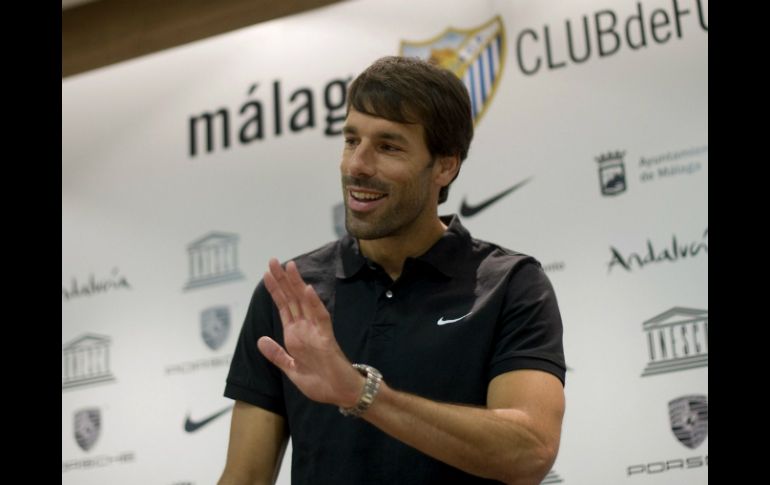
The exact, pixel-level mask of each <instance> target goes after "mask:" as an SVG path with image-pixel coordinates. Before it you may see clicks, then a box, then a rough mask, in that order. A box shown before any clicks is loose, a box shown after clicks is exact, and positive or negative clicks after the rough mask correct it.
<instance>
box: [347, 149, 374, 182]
mask: <svg viewBox="0 0 770 485" xmlns="http://www.w3.org/2000/svg"><path fill="white" fill-rule="evenodd" d="M347 169H348V173H349V174H350V175H352V176H354V177H372V176H374V174H375V173H376V172H377V168H376V164H375V159H374V150H373V148H372V146H371V144H369V143H367V142H364V141H362V142H360V143H359V144H358V145H357V146H356V148H355V150H353V152H352V153H351V154H350V158H349V159H348V163H347Z"/></svg>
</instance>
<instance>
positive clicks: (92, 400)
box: [62, 0, 709, 485]
mask: <svg viewBox="0 0 770 485" xmlns="http://www.w3.org/2000/svg"><path fill="white" fill-rule="evenodd" d="M349 19H356V21H355V22H350V21H349ZM343 26H344V28H343ZM707 46H708V2H707V1H705V0H701V1H698V0H677V1H676V2H674V1H671V0H642V1H639V2H630V3H623V2H620V3H619V2H601V1H597V0H577V1H574V2H557V1H554V0H548V1H535V0H531V1H530V0H524V1H520V2H508V1H502V0H500V1H494V0H491V1H485V2H463V1H459V0H452V1H441V2H439V1H437V0H425V1H422V2H413V1H408V0H392V1H389V2H383V1H376V0H359V1H356V2H344V3H342V4H337V5H333V6H330V7H326V8H322V9H317V10H313V11H311V12H309V13H305V14H302V15H297V16H292V17H287V18H284V19H279V20H276V21H272V22H266V23H264V24H260V25H256V26H254V27H251V28H246V29H240V30H238V31H235V32H231V33H228V34H224V35H221V36H217V37H215V38H211V39H207V40H204V41H199V42H195V43H191V44H188V45H186V46H182V47H178V48H175V49H170V50H168V51H164V52H161V53H157V54H153V55H150V56H146V57H143V58H139V59H135V60H133V61H129V62H126V63H122V64H117V65H114V66H110V67H107V68H103V69H99V70H96V71H93V72H90V73H84V74H80V75H77V76H73V77H70V78H67V79H65V80H64V81H63V82H62V121H63V124H62V139H63V144H62V483H63V484H86V485H87V484H100V483H112V484H115V485H119V484H124V483H125V484H129V483H130V484H133V483H141V482H148V483H165V484H172V483H215V482H216V480H217V478H218V477H219V474H220V473H221V471H222V468H223V466H224V462H225V456H226V452H227V440H228V434H229V419H230V418H229V416H230V411H231V410H232V404H233V403H232V401H230V400H229V399H225V398H224V397H223V396H222V393H223V390H224V381H225V377H226V375H227V371H228V368H229V363H230V360H231V357H232V353H233V351H234V348H235V343H236V340H237V336H238V333H239V331H240V327H241V324H242V323H243V319H244V317H245V314H246V309H247V307H248V303H249V299H250V297H251V294H252V292H253V290H254V287H255V286H256V284H257V283H258V281H259V280H260V278H261V277H262V274H263V273H264V271H265V269H266V266H267V261H268V259H269V258H270V257H277V258H279V259H281V260H287V259H289V258H291V257H292V256H296V255H298V254H302V253H305V252H307V251H308V250H310V249H313V248H315V247H318V246H320V245H321V244H324V243H326V242H328V241H330V240H332V239H334V238H336V237H339V236H340V235H342V234H343V233H344V230H345V228H344V217H343V213H342V205H341V191H340V188H339V171H338V166H339V160H340V153H341V149H342V137H341V131H340V130H341V127H342V124H343V122H344V115H345V113H344V102H345V93H346V87H347V85H348V84H349V83H350V81H351V80H352V79H353V78H354V77H355V76H356V75H357V74H358V73H359V72H360V71H361V70H362V69H364V68H365V67H366V66H367V65H368V64H370V63H371V62H372V61H373V60H374V59H376V58H378V57H381V56H384V55H398V54H401V55H410V56H418V57H422V58H426V59H428V58H431V59H433V60H434V61H435V62H438V63H440V64H441V65H443V66H445V67H447V68H449V69H451V70H452V71H453V72H454V73H455V74H456V75H457V76H458V77H459V78H460V79H462V80H463V82H464V83H465V85H466V87H467V88H468V91H469V94H470V95H471V97H472V99H473V106H474V108H473V109H474V117H475V123H476V125H475V137H474V142H473V144H472V146H471V150H470V153H469V156H468V159H467V160H466V161H465V163H464V165H463V167H462V170H461V172H460V175H459V177H458V178H457V180H456V181H455V182H454V184H453V185H452V188H451V190H450V192H449V198H448V200H447V202H446V203H444V204H443V205H442V206H440V208H439V209H440V212H441V213H442V214H444V213H456V214H458V215H459V216H460V217H461V218H462V220H463V223H464V224H465V225H466V226H467V227H468V228H469V229H470V231H471V232H472V234H473V235H474V236H476V237H478V238H482V239H486V240H490V241H493V242H495V243H498V244H500V245H502V246H505V247H508V248H511V249H514V250H518V251H521V252H524V253H527V254H532V255H534V256H535V257H537V258H538V260H539V261H540V262H541V263H543V265H544V268H545V269H546V271H547V272H548V275H549V277H550V279H551V281H552V283H553V285H554V287H555V289H556V292H557V296H558V299H559V304H560V307H561V311H562V316H563V320H564V323H565V337H564V338H565V352H566V358H567V365H568V367H569V369H570V372H568V374H567V383H566V388H565V392H566V394H567V412H566V415H565V420H564V427H563V436H562V442H561V448H560V452H559V456H558V458H557V461H556V463H555V464H554V467H553V470H552V471H551V472H550V473H549V474H548V476H547V477H545V479H544V480H543V483H564V484H567V485H569V484H582V483H596V484H608V485H609V484H611V485H616V484H623V483H634V484H636V483H638V484H643V485H647V484H650V485H652V484H655V485H658V484H679V483H684V482H686V483H708V397H707V396H708V323H709V322H708V60H707V59H708V47H707ZM311 60H312V62H311ZM386 378H387V376H386ZM290 461H291V447H289V449H288V450H287V453H286V456H285V458H284V467H283V469H282V472H281V474H280V475H279V477H278V483H279V484H281V485H287V484H289V483H290V472H289V466H290ZM587 463H590V466H586V464H587Z"/></svg>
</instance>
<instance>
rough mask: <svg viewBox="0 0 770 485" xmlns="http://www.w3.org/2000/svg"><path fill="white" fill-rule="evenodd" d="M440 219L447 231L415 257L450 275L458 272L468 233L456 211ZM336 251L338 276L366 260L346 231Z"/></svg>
mask: <svg viewBox="0 0 770 485" xmlns="http://www.w3.org/2000/svg"><path fill="white" fill-rule="evenodd" d="M440 219H441V222H443V223H444V224H446V226H447V229H446V231H444V234H443V235H442V236H441V238H440V239H439V240H438V241H436V243H435V244H434V245H433V246H431V247H430V249H428V251H426V252H425V253H424V254H423V255H421V256H418V257H417V258H414V259H416V260H417V261H420V262H423V263H427V264H428V265H430V266H431V267H433V268H434V269H436V270H438V271H439V272H440V273H442V274H444V275H446V276H450V277H451V276H454V275H455V274H456V272H457V269H458V265H457V261H458V260H459V259H460V258H461V256H462V254H461V253H462V252H463V251H464V250H466V248H467V247H468V244H469V241H470V239H471V235H470V233H469V232H468V230H467V229H466V228H465V226H463V225H462V223H460V218H459V217H458V216H457V215H456V214H452V215H447V216H441V217H440ZM339 251H340V257H339V258H338V259H337V268H336V272H335V273H336V276H337V278H340V279H347V278H351V277H353V276H355V275H356V274H357V273H358V272H359V271H361V269H362V268H364V266H366V265H367V263H368V262H367V259H366V257H364V255H363V254H361V250H360V248H359V246H358V240H357V239H356V238H354V237H351V236H350V235H349V234H345V236H343V237H342V239H341V240H340V245H339Z"/></svg>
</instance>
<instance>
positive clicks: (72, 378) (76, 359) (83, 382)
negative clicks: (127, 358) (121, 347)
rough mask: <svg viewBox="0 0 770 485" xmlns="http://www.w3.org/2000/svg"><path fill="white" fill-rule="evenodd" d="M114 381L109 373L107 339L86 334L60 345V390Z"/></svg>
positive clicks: (108, 342)
mask: <svg viewBox="0 0 770 485" xmlns="http://www.w3.org/2000/svg"><path fill="white" fill-rule="evenodd" d="M114 380H115V376H113V375H112V372H111V371H110V339H109V337H105V336H103V335H95V334H86V335H83V336H81V337H78V338H77V339H75V340H73V341H71V342H69V343H68V344H66V345H62V349H61V388H62V390H65V389H72V388H76V387H82V386H89V385H92V384H103V383H107V382H113V381H114Z"/></svg>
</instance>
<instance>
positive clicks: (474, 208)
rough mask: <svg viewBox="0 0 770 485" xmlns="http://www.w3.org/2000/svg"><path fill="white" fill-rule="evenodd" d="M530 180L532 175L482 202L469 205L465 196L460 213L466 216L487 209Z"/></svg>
mask: <svg viewBox="0 0 770 485" xmlns="http://www.w3.org/2000/svg"><path fill="white" fill-rule="evenodd" d="M530 180H532V177H530V178H528V179H526V180H523V181H521V182H519V183H518V184H516V185H514V186H513V187H510V188H508V189H505V190H504V191H502V192H500V193H499V194H497V195H494V196H492V197H490V198H489V199H487V200H485V201H484V202H482V203H481V204H477V205H468V203H467V202H466V201H465V197H463V202H462V205H461V206H460V215H461V216H464V217H471V216H475V215H476V214H478V213H479V212H481V211H483V210H484V209H486V208H487V207H489V206H490V205H492V204H494V203H495V202H497V201H498V200H500V199H502V198H503V197H505V196H506V195H508V194H510V193H511V192H513V191H514V190H516V189H518V188H520V187H523V186H524V185H525V184H527V183H528V182H529V181H530Z"/></svg>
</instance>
